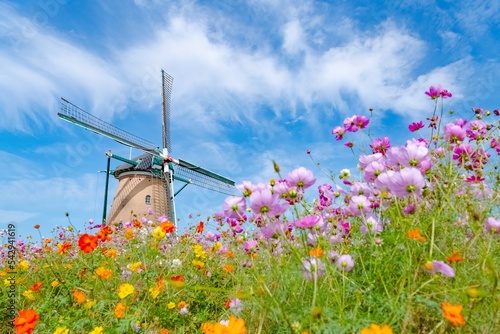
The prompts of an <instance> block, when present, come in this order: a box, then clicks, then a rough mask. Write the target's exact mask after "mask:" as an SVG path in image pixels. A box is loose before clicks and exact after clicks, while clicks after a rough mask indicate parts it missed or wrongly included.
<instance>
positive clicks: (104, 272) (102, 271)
mask: <svg viewBox="0 0 500 334" xmlns="http://www.w3.org/2000/svg"><path fill="white" fill-rule="evenodd" d="M95 273H96V274H97V275H98V276H99V277H100V278H101V279H103V280H106V279H109V278H111V276H113V271H112V270H111V269H107V268H104V267H99V268H97V269H96V270H95Z"/></svg>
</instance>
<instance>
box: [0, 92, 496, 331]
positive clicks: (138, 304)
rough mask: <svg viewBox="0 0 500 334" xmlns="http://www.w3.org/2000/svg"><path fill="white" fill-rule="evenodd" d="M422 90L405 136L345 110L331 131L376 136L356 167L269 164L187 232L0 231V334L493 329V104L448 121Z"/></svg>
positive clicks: (147, 227) (161, 226)
mask: <svg viewBox="0 0 500 334" xmlns="http://www.w3.org/2000/svg"><path fill="white" fill-rule="evenodd" d="M425 94H427V95H428V98H429V99H430V100H431V101H432V103H433V106H434V111H433V112H431V113H430V114H429V115H428V118H427V119H425V120H415V122H413V123H411V124H409V125H407V126H408V140H407V141H406V143H405V144H404V145H402V146H393V145H391V138H389V137H383V138H371V136H370V118H371V111H370V112H367V115H365V116H363V115H354V116H351V117H348V118H346V119H345V121H344V123H343V124H342V125H339V126H336V127H334V129H333V131H332V134H333V136H334V137H332V139H334V140H337V141H339V142H340V141H342V142H343V143H344V145H345V146H346V148H345V149H346V150H353V152H354V151H355V149H357V146H356V145H355V142H354V141H355V140H354V139H353V138H354V135H353V134H354V133H356V132H360V133H358V134H356V136H357V135H359V134H363V133H364V134H363V135H365V136H366V137H367V138H369V140H370V143H371V144H370V145H369V147H367V148H366V152H365V153H362V154H359V156H358V155H356V158H355V159H356V163H358V167H359V168H358V170H357V171H350V170H347V169H343V170H340V169H341V168H338V167H337V166H335V169H337V168H338V170H337V171H336V173H334V172H324V171H323V170H321V168H318V171H314V172H313V171H311V170H308V169H306V168H304V167H300V168H297V169H295V170H292V171H289V172H286V173H285V172H284V173H283V174H282V172H281V170H280V167H279V165H278V163H274V169H275V171H276V177H275V178H274V179H271V180H269V182H268V183H266V184H261V183H259V184H252V183H251V182H249V181H243V182H242V183H241V184H239V185H238V186H237V188H238V190H240V192H241V195H240V196H230V197H228V198H227V199H226V200H225V201H224V203H222V210H221V211H220V212H218V213H215V214H214V215H213V216H211V217H208V218H207V219H201V220H200V219H199V217H197V218H198V219H197V220H196V221H195V222H194V223H193V224H192V227H191V228H190V229H189V230H187V231H184V232H181V231H177V230H176V227H175V225H174V224H173V223H172V222H170V221H168V220H167V219H166V218H165V217H156V216H155V214H154V212H152V211H149V212H146V213H142V214H140V215H137V217H136V218H134V219H132V220H131V221H128V222H116V223H112V224H108V225H107V226H101V225H98V224H95V223H93V222H92V221H90V222H89V224H88V226H87V228H86V229H85V230H84V231H78V230H77V229H76V228H74V227H73V226H72V225H71V221H70V220H69V217H68V222H69V224H68V226H66V227H57V228H56V229H55V230H54V233H53V235H52V236H42V235H39V233H38V228H39V226H34V227H33V238H32V239H27V240H21V239H19V240H15V241H11V239H9V241H8V239H7V237H8V231H5V232H3V234H2V236H3V243H4V244H5V245H4V248H3V249H2V253H1V255H0V277H1V278H2V282H1V285H2V294H1V295H0V308H1V309H2V310H9V307H10V305H12V303H15V306H16V310H15V314H12V313H11V312H8V311H5V312H3V313H2V314H1V315H0V332H1V333H9V332H10V333H17V334H21V333H43V334H45V333H54V334H66V333H86V334H87V333H90V334H98V333H163V334H165V333H206V334H208V333H231V334H232V333H234V334H241V333H310V334H312V333H361V334H369V333H455V332H456V333H500V318H499V314H500V286H499V278H500V209H499V208H500V199H499V186H500V173H499V172H498V167H499V158H498V157H499V156H500V130H499V129H500V122H499V120H500V117H499V116H500V112H499V111H498V110H494V111H491V112H490V111H488V110H483V109H480V108H473V109H472V111H471V112H470V115H469V117H468V118H467V119H462V118H454V116H453V113H452V112H445V111H444V103H445V100H446V99H447V98H451V96H452V95H451V93H450V92H448V91H447V90H445V89H441V87H439V86H438V87H431V88H430V89H429V91H428V92H426V93H425ZM420 132H425V136H424V135H420ZM429 132H430V135H429ZM356 138H357V137H356ZM362 152H364V151H362ZM308 153H309V154H310V156H311V158H313V154H312V153H311V152H308ZM313 159H314V158H313ZM318 165H319V164H318ZM316 173H325V174H326V175H328V177H329V179H330V181H329V182H328V183H324V184H318V183H317V181H316V178H317V175H315V174H316ZM307 189H308V190H307ZM306 190H307V193H308V194H309V193H310V192H311V191H313V190H314V193H315V194H316V195H315V196H313V198H308V197H307V196H306ZM42 223H43V222H41V223H40V224H42ZM9 251H10V253H9ZM9 254H10V255H9ZM12 254H15V257H12ZM14 273H15V274H14ZM12 277H14V279H13V278H12ZM8 291H15V298H14V299H15V300H14V302H13V299H12V298H11V296H10V295H9V293H8Z"/></svg>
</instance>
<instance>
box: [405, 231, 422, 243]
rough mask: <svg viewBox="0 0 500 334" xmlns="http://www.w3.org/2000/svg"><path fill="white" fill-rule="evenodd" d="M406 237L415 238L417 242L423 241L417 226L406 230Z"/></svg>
mask: <svg viewBox="0 0 500 334" xmlns="http://www.w3.org/2000/svg"><path fill="white" fill-rule="evenodd" d="M408 238H410V239H414V240H417V241H419V242H424V241H425V238H424V237H423V236H421V235H420V230H419V229H418V228H416V229H414V230H411V231H408Z"/></svg>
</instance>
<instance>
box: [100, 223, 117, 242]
mask: <svg viewBox="0 0 500 334" xmlns="http://www.w3.org/2000/svg"><path fill="white" fill-rule="evenodd" d="M111 234H113V230H112V229H111V227H109V226H103V227H101V229H100V230H99V232H97V235H96V236H97V238H98V239H99V240H101V241H103V242H104V241H110V240H111V237H110V235H111Z"/></svg>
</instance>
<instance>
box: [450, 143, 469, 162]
mask: <svg viewBox="0 0 500 334" xmlns="http://www.w3.org/2000/svg"><path fill="white" fill-rule="evenodd" d="M472 153H473V149H472V146H470V145H468V144H461V145H458V146H456V147H455V148H454V149H453V160H458V165H459V166H462V165H463V164H464V163H465V162H466V161H468V160H470V158H471V157H472Z"/></svg>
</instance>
